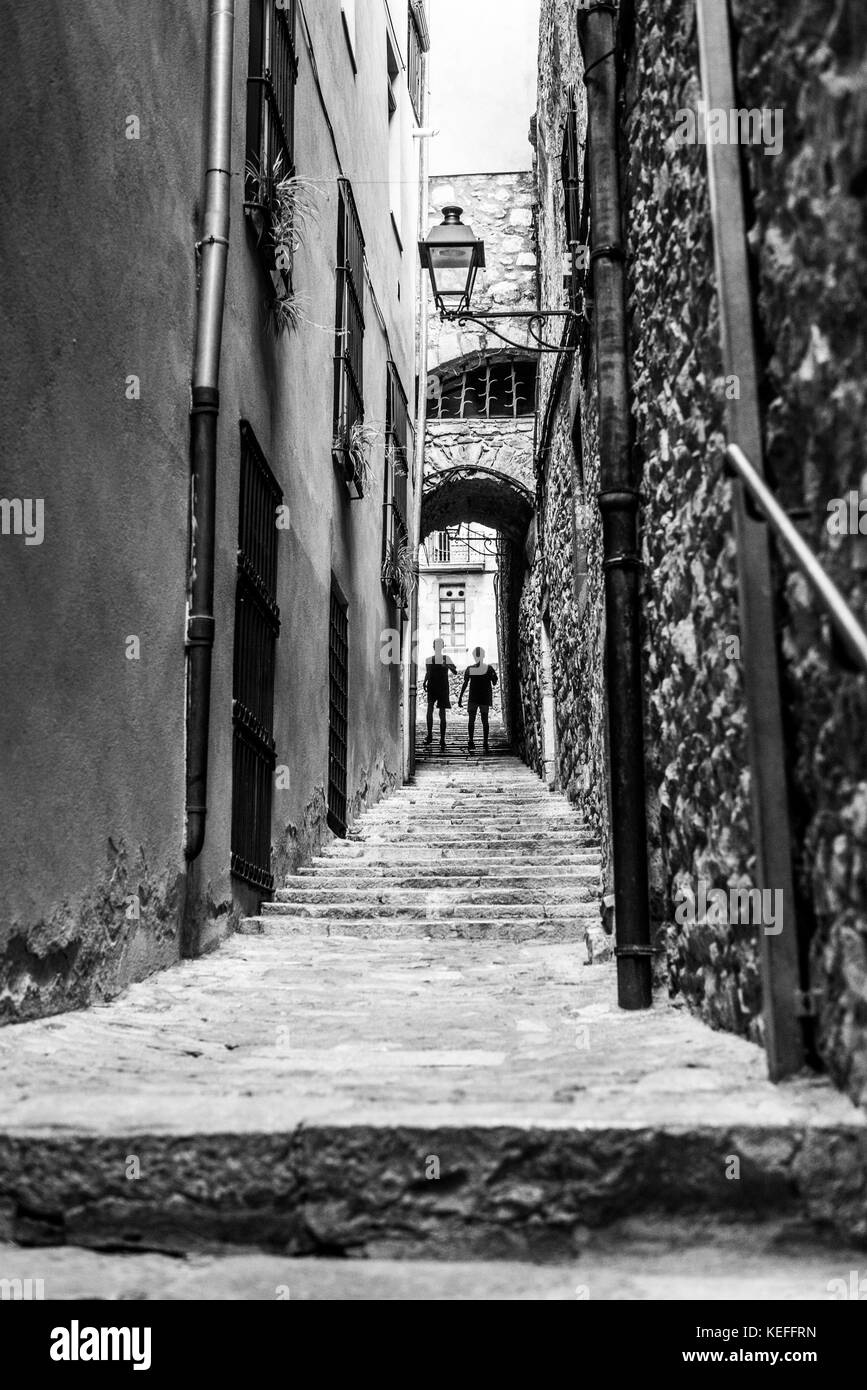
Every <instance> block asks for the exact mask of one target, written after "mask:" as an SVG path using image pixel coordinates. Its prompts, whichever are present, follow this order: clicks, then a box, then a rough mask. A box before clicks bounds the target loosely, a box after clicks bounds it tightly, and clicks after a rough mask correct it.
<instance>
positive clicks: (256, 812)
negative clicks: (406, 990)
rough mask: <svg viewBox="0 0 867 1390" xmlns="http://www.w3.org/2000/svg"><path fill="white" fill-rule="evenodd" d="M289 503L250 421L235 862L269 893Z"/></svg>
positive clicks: (241, 522) (241, 546) (235, 754)
mask: <svg viewBox="0 0 867 1390" xmlns="http://www.w3.org/2000/svg"><path fill="white" fill-rule="evenodd" d="M282 500H283V493H282V491H281V488H280V485H279V483H278V482H277V480H276V478H275V477H274V474H273V473H272V472H271V469H270V468H269V466H268V463H267V460H266V459H265V455H264V454H263V453H262V450H261V448H260V447H259V443H258V441H257V439H256V436H255V434H254V433H253V429H252V427H251V425H250V424H249V422H248V421H246V420H242V421H241V478H240V502H239V508H238V574H237V582H236V589H235V643H234V655H233V676H232V831H231V862H230V867H231V871H232V873H233V874H234V875H235V877H236V878H240V879H243V880H244V882H246V883H249V884H252V886H253V887H254V888H259V889H261V890H262V891H263V892H265V893H270V892H271V891H272V889H273V887H274V880H273V877H272V875H271V792H272V786H273V778H274V766H275V761H276V759H275V743H274V662H275V652H276V642H277V636H278V633H279V631H280V610H279V608H278V606H277V542H278V531H277V526H276V511H277V508H278V507H279V505H280V503H281V502H282Z"/></svg>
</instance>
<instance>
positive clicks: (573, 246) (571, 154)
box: [561, 87, 593, 371]
mask: <svg viewBox="0 0 867 1390" xmlns="http://www.w3.org/2000/svg"><path fill="white" fill-rule="evenodd" d="M589 173H590V134H589V131H588V133H587V138H586V140H585V143H584V145H583V146H582V145H580V144H579V141H578V106H577V101H576V97H575V89H574V87H570V88H569V89H568V91H567V110H566V122H565V126H564V129H563V153H562V160H561V174H562V179H563V213H564V222H565V226H566V248H567V251H568V256H569V261H568V267H569V268H568V272H567V274H566V275H565V277H564V283H565V286H566V289H567V290H568V292H569V303H570V307H571V308H572V309H574V310H576V312H577V313H579V314H580V315H581V320H580V326H579V351H580V354H581V360H582V362H584V364H585V371H586V367H587V363H588V357H589V354H588V351H587V349H588V348H589V345H590V325H591V322H592V311H593V302H592V279H591V272H590V178H589Z"/></svg>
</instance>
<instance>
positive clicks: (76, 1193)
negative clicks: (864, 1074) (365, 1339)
mask: <svg viewBox="0 0 867 1390" xmlns="http://www.w3.org/2000/svg"><path fill="white" fill-rule="evenodd" d="M130 1154H136V1155H137V1156H138V1157H139V1159H140V1162H141V1165H142V1172H143V1174H144V1173H146V1174H147V1180H146V1181H144V1180H142V1181H138V1182H130V1181H129V1180H128V1177H127V1174H128V1171H129V1159H128V1156H129V1155H130ZM733 1154H734V1155H739V1156H740V1176H739V1179H738V1181H731V1180H730V1179H729V1178H728V1177H727V1173H728V1172H730V1171H731V1165H730V1156H731V1155H733ZM432 1159H435V1160H436V1164H435V1171H436V1172H437V1173H438V1176H437V1177H436V1178H431V1177H430V1173H431V1171H432V1164H431V1160H432ZM865 1167H867V1134H865V1130H864V1128H863V1127H855V1126H850V1125H838V1126H834V1127H818V1126H817V1127H816V1128H812V1127H810V1126H807V1125H791V1126H780V1125H768V1126H763V1125H761V1124H760V1123H756V1124H753V1125H742V1126H714V1125H712V1124H707V1125H704V1126H697V1127H695V1128H689V1129H685V1128H680V1127H674V1128H669V1127H657V1128H654V1127H647V1126H641V1127H631V1126H628V1125H626V1126H623V1127H618V1126H610V1125H608V1126H605V1127H599V1128H592V1127H575V1126H570V1125H569V1124H568V1123H567V1122H565V1121H564V1124H563V1125H562V1126H559V1127H553V1126H552V1127H537V1126H533V1125H529V1124H528V1125H513V1124H511V1125H510V1124H506V1125H477V1124H473V1123H471V1122H467V1123H464V1124H461V1125H456V1126H443V1125H438V1124H437V1123H435V1122H432V1123H430V1124H429V1125H421V1126H419V1125H394V1124H386V1125H382V1126H377V1125H371V1124H347V1125H328V1124H319V1123H312V1124H309V1125H308V1124H303V1125H299V1126H298V1127H297V1128H295V1129H293V1130H291V1131H282V1132H275V1133H261V1132H259V1133H250V1134H246V1133H243V1134H239V1133H233V1132H231V1131H227V1132H223V1133H220V1132H209V1133H207V1134H201V1133H195V1132H190V1133H186V1134H180V1135H169V1134H153V1133H137V1132H136V1131H134V1130H128V1131H124V1132H122V1133H119V1134H117V1135H115V1136H112V1137H103V1136H97V1135H91V1134H84V1133H78V1132H73V1131H66V1132H64V1133H63V1134H45V1133H42V1132H39V1133H34V1134H27V1133H20V1132H19V1133H15V1134H9V1133H2V1132H0V1210H2V1211H3V1213H4V1229H3V1232H2V1236H3V1238H4V1239H6V1240H12V1241H15V1242H17V1243H19V1244H28V1245H36V1244H44V1245H58V1244H74V1245H79V1246H88V1247H91V1248H99V1247H100V1246H101V1247H106V1248H110V1249H114V1250H120V1249H135V1250H139V1251H141V1250H165V1251H169V1252H182V1251H186V1250H193V1249H201V1248H202V1247H203V1246H204V1245H207V1244H208V1243H213V1244H215V1245H219V1246H225V1245H231V1244H236V1245H238V1244H240V1245H245V1246H248V1247H253V1248H258V1249H264V1250H269V1249H270V1250H276V1251H279V1252H281V1253H283V1254H286V1255H315V1254H317V1253H322V1254H332V1255H333V1254H335V1253H337V1252H341V1253H344V1254H354V1255H365V1254H366V1255H368V1256H370V1257H375V1256H377V1255H379V1256H383V1255H386V1254H389V1255H393V1256H394V1257H397V1258H419V1257H423V1256H424V1255H430V1256H433V1257H439V1258H450V1259H460V1258H493V1259H507V1258H521V1259H529V1258H540V1259H563V1258H569V1257H571V1256H573V1255H574V1254H575V1253H576V1252H577V1251H579V1250H580V1248H581V1244H582V1242H583V1241H584V1240H585V1239H586V1236H587V1232H588V1230H592V1229H597V1230H600V1229H603V1228H605V1227H606V1226H610V1225H612V1224H613V1223H614V1222H616V1221H617V1220H619V1219H622V1218H623V1217H625V1216H629V1217H631V1218H632V1219H637V1218H639V1217H648V1216H651V1215H653V1216H656V1215H660V1216H662V1215H664V1214H666V1213H673V1214H677V1215H678V1216H679V1217H680V1218H681V1219H683V1218H686V1217H688V1215H689V1213H695V1214H696V1215H697V1216H702V1215H704V1216H711V1215H713V1216H716V1217H719V1218H720V1219H722V1220H740V1221H745V1220H750V1221H754V1222H757V1223H760V1222H763V1221H769V1220H775V1221H780V1220H785V1221H788V1222H790V1223H792V1224H793V1225H794V1224H800V1225H803V1223H809V1224H810V1225H812V1226H814V1227H815V1228H816V1229H817V1230H819V1231H825V1232H826V1233H827V1232H828V1231H829V1230H831V1231H836V1232H837V1234H838V1235H839V1236H841V1237H842V1238H843V1239H845V1240H846V1241H847V1242H853V1243H857V1244H859V1245H860V1246H864V1245H867V1194H865V1190H864V1181H863V1174H864V1170H865Z"/></svg>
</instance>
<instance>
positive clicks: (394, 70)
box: [385, 33, 403, 237]
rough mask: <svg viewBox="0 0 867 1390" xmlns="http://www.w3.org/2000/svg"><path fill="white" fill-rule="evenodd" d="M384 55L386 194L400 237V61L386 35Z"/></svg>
mask: <svg viewBox="0 0 867 1390" xmlns="http://www.w3.org/2000/svg"><path fill="white" fill-rule="evenodd" d="M385 42H386V54H387V72H388V193H389V207H390V209H391V217H392V221H393V223H394V229H395V231H396V232H397V234H398V237H399V236H400V221H401V219H400V210H401V202H402V192H403V184H402V181H401V173H402V170H401V148H400V147H401V139H400V108H399V104H398V99H397V94H398V84H399V82H400V59H399V57H398V55H397V53H396V52H395V49H394V45H393V43H392V41H391V35H390V34H389V33H386V39H385Z"/></svg>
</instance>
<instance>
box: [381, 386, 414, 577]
mask: <svg viewBox="0 0 867 1390" xmlns="http://www.w3.org/2000/svg"><path fill="white" fill-rule="evenodd" d="M409 448H410V423H409V409H408V406H407V399H406V392H405V391H404V389H403V385H402V384H401V380H400V377H399V375H398V372H397V368H396V367H395V365H394V363H393V362H389V364H388V376H387V380H386V395H385V477H384V482H383V527H382V558H383V560H385V558H386V555H387V554H388V551H389V548H390V547H391V548H394V549H399V548H400V546H402V545H406V542H407V538H408V535H409V526H408V522H407V485H408V478H409V467H410V454H409Z"/></svg>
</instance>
